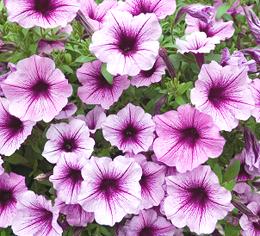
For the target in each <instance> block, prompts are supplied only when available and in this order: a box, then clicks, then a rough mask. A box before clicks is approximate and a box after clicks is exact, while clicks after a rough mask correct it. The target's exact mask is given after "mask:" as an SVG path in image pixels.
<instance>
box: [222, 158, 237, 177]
mask: <svg viewBox="0 0 260 236" xmlns="http://www.w3.org/2000/svg"><path fill="white" fill-rule="evenodd" d="M239 171H240V161H239V160H235V161H234V163H233V164H232V165H230V166H229V167H228V168H227V170H226V172H225V174H224V182H229V181H231V180H233V179H235V178H236V177H237V176H238V173H239Z"/></svg>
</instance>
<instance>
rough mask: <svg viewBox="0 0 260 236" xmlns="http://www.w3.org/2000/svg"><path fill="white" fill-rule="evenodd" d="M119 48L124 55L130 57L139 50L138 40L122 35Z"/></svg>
mask: <svg viewBox="0 0 260 236" xmlns="http://www.w3.org/2000/svg"><path fill="white" fill-rule="evenodd" d="M118 47H119V49H120V51H121V52H122V53H123V54H124V55H126V56H127V55H130V54H131V53H133V52H135V51H136V49H137V39H136V37H135V36H131V35H127V34H126V33H122V34H121V35H120V36H119V41H118Z"/></svg>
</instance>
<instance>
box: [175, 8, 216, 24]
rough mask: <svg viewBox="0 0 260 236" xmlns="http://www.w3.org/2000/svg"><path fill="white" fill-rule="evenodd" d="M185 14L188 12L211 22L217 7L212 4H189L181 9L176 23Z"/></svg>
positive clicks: (203, 20) (197, 18) (196, 17)
mask: <svg viewBox="0 0 260 236" xmlns="http://www.w3.org/2000/svg"><path fill="white" fill-rule="evenodd" d="M184 14H188V15H190V16H192V17H194V18H195V19H196V20H200V21H202V22H205V23H206V24H209V23H210V22H211V21H212V20H213V19H214V16H215V9H214V7H212V6H204V5H201V4H191V5H187V6H185V7H182V8H181V9H180V10H179V12H178V14H177V16H176V18H175V23H177V22H178V20H179V19H180V17H181V16H182V15H184Z"/></svg>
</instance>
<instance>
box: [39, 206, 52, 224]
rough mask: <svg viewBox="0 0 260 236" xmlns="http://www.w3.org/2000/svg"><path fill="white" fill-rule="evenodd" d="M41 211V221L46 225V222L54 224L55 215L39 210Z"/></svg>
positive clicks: (45, 210)
mask: <svg viewBox="0 0 260 236" xmlns="http://www.w3.org/2000/svg"><path fill="white" fill-rule="evenodd" d="M39 211H41V217H39V220H40V221H41V222H42V223H45V222H50V224H51V222H52V218H53V214H52V212H51V211H48V210H47V209H44V208H42V209H39Z"/></svg>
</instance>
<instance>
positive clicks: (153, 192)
mask: <svg viewBox="0 0 260 236" xmlns="http://www.w3.org/2000/svg"><path fill="white" fill-rule="evenodd" d="M134 159H135V161H136V162H137V163H138V164H139V165H140V166H141V168H142V177H141V180H140V181H139V183H140V185H141V196H142V202H141V206H140V209H141V210H142V209H149V208H151V207H153V206H159V204H160V203H161V201H162V199H163V198H164V195H165V192H164V189H163V187H162V185H163V184H164V180H165V171H166V169H165V167H164V166H162V165H159V164H156V163H154V162H152V161H146V158H145V156H144V155H138V156H137V157H136V158H135V156H134Z"/></svg>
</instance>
